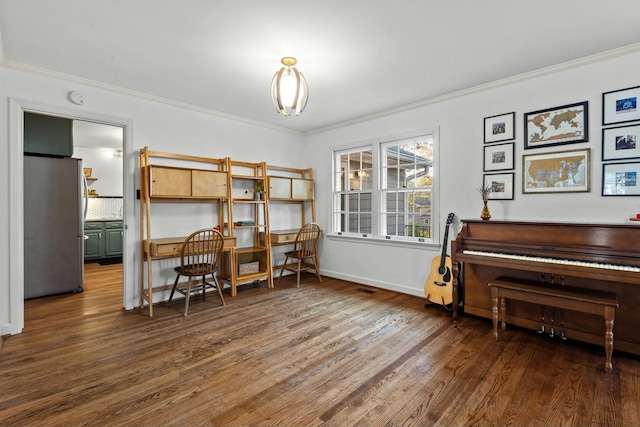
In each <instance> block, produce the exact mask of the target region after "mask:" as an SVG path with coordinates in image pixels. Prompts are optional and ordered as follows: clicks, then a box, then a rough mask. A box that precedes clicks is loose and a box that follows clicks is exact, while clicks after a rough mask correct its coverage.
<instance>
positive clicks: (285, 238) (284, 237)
mask: <svg viewBox="0 0 640 427" xmlns="http://www.w3.org/2000/svg"><path fill="white" fill-rule="evenodd" d="M269 236H270V237H271V244H272V245H278V244H281V243H293V242H295V241H296V237H298V230H279V231H272V232H271V233H269ZM260 240H262V241H264V232H261V233H260Z"/></svg>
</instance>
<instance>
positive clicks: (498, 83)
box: [304, 43, 640, 136]
mask: <svg viewBox="0 0 640 427" xmlns="http://www.w3.org/2000/svg"><path fill="white" fill-rule="evenodd" d="M637 52H640V43H634V44H631V45H627V46H623V47H620V48H617V49H612V50H608V51H605V52H601V53H597V54H594V55H590V56H585V57H583V58H579V59H575V60H572V61H567V62H563V63H561V64H557V65H552V66H549V67H545V68H540V69H538V70H534V71H529V72H526V73H522V74H518V75H515V76H511V77H507V78H504V79H500V80H495V81H493V82H489V83H484V84H481V85H478V86H473V87H470V88H467V89H462V90H459V91H456V92H450V93H447V94H444V95H439V96H435V97H433V98H429V99H425V100H422V101H417V102H414V103H411V104H406V105H401V106H398V107H395V108H391V109H388V110H384V111H380V112H378V113H373V114H369V115H366V116H362V117H358V118H355V119H351V120H347V121H344V122H340V123H335V124H332V125H329V126H324V127H322V128H318V129H314V130H311V131H308V132H305V133H304V136H308V135H313V134H317V133H322V132H326V131H329V130H335V129H339V128H343V127H347V126H351V125H354V124H358V123H363V122H367V121H370V120H375V119H379V118H381V117H386V116H392V115H394V114H398V113H402V112H404V111H409V110H415V109H418V108H421V107H425V106H428V105H433V104H437V103H440V102H444V101H449V100H451V99H455V98H460V97H462V96H468V95H472V94H476V93H480V92H484V91H488V90H491V89H495V88H499V87H503V86H508V85H511V84H514V83H519V82H523V81H526V80H532V79H535V78H538V77H542V76H546V75H550V74H554V73H559V72H561V71H566V70H571V69H574V68H578V67H583V66H585V65H589V64H594V63H597V62H602V61H606V60H609V59H613V58H617V57H621V56H625V55H630V54H633V53H637Z"/></svg>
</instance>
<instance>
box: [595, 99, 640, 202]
mask: <svg viewBox="0 0 640 427" xmlns="http://www.w3.org/2000/svg"><path fill="white" fill-rule="evenodd" d="M638 99H640V86H635V87H630V88H626V89H619V90H614V91H611V92H605V93H603V94H602V195H603V196H638V195H640V187H639V185H640V183H638V176H639V174H640V147H639V146H638V142H639V141H638V138H639V137H640V109H639V108H638Z"/></svg>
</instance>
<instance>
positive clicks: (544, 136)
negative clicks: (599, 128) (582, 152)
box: [524, 101, 589, 150]
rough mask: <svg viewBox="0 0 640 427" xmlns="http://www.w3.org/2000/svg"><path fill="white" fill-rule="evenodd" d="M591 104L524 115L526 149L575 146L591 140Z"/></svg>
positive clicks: (572, 105)
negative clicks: (565, 145)
mask: <svg viewBox="0 0 640 427" xmlns="http://www.w3.org/2000/svg"><path fill="white" fill-rule="evenodd" d="M588 108H589V102H587V101H585V102H579V103H577V104H570V105H563V106H562V107H555V108H548V109H546V110H539V111H532V112H530V113H525V114H524V148H525V150H527V149H530V148H538V147H548V146H551V145H561V144H573V143H576V142H585V141H588V140H589V123H588V118H589V111H588Z"/></svg>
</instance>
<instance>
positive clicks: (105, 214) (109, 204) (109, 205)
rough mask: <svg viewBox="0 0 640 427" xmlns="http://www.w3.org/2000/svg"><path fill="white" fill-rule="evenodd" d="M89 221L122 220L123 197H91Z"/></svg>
mask: <svg viewBox="0 0 640 427" xmlns="http://www.w3.org/2000/svg"><path fill="white" fill-rule="evenodd" d="M88 200H89V206H88V208H87V219H101V218H122V197H90V198H89V199H88Z"/></svg>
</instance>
